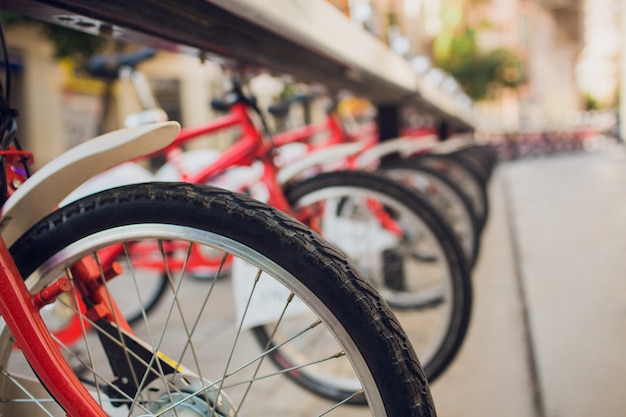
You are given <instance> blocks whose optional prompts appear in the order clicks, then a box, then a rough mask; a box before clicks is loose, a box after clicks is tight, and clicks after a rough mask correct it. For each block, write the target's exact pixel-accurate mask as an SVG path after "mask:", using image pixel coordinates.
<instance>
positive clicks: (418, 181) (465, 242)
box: [380, 159, 480, 269]
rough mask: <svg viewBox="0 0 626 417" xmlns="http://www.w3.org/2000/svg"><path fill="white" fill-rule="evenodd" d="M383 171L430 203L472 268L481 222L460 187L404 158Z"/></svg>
mask: <svg viewBox="0 0 626 417" xmlns="http://www.w3.org/2000/svg"><path fill="white" fill-rule="evenodd" d="M380 171H381V172H382V173H383V174H385V175H388V176H389V177H391V178H393V179H395V180H398V181H400V182H402V183H403V184H405V185H407V186H409V187H411V188H412V189H414V190H416V191H417V192H418V193H420V195H421V196H423V197H424V198H425V199H426V200H428V201H429V202H431V204H432V206H433V207H434V208H435V209H437V210H438V211H439V213H440V214H441V216H442V218H443V219H445V220H446V221H447V222H448V224H449V225H450V228H451V229H452V231H453V232H454V233H455V235H456V236H457V239H458V241H459V244H460V246H461V248H462V249H463V253H464V254H465V259H466V260H467V263H468V265H469V267H470V269H471V268H472V267H473V266H474V264H475V263H476V259H477V258H478V253H479V249H480V223H479V220H478V218H477V216H476V213H475V212H474V207H473V206H472V203H471V201H469V199H468V198H467V196H466V195H465V194H464V193H463V191H462V190H460V189H459V187H458V185H457V184H455V183H454V182H453V181H451V180H450V179H449V178H448V177H446V176H445V175H443V174H441V173H440V172H438V171H436V170H435V169H433V168H431V167H427V166H417V165H416V164H414V163H412V162H410V161H406V160H402V159H399V160H398V161H396V162H392V163H389V164H386V165H385V166H384V167H383V168H381V170H380Z"/></svg>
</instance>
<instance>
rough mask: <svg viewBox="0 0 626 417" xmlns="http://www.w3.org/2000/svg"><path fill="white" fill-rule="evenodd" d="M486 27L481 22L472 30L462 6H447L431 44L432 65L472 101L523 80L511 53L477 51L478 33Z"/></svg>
mask: <svg viewBox="0 0 626 417" xmlns="http://www.w3.org/2000/svg"><path fill="white" fill-rule="evenodd" d="M488 26H489V25H488V23H486V22H481V23H480V24H479V25H476V27H473V26H471V25H470V24H469V23H468V22H467V21H466V19H465V18H464V13H463V9H462V7H454V6H452V7H448V8H447V9H444V13H443V14H442V30H441V32H440V33H439V35H438V36H437V38H436V39H435V41H434V43H433V56H434V61H435V64H436V65H437V66H438V67H439V68H441V69H443V70H444V71H447V72H448V73H450V74H451V75H452V76H454V77H455V78H456V80H457V81H458V82H459V84H461V86H462V87H463V89H464V90H465V93H466V94H467V95H468V96H469V97H471V98H472V99H473V100H475V101H479V100H484V99H487V98H489V97H491V96H492V94H493V93H494V92H495V91H497V90H498V89H499V88H514V87H516V86H518V85H519V84H521V83H522V81H523V74H522V69H521V68H522V66H521V61H520V59H519V57H518V56H517V55H516V54H515V53H514V52H512V51H510V50H507V49H504V48H498V49H492V50H489V51H483V50H481V49H480V48H479V45H478V41H477V37H478V32H479V31H480V29H481V28H485V27H488Z"/></svg>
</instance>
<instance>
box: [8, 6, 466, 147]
mask: <svg viewBox="0 0 626 417" xmlns="http://www.w3.org/2000/svg"><path fill="white" fill-rule="evenodd" d="M1 7H2V8H3V9H6V10H8V11H13V12H16V13H20V14H23V15H26V16H30V17H33V18H36V19H39V20H44V21H47V22H50V23H55V24H59V25H62V26H67V27H71V28H74V29H77V30H82V31H84V32H88V33H91V34H94V35H98V36H106V37H113V38H116V39H120V40H125V41H129V42H135V43H139V44H143V45H146V46H150V47H153V48H155V49H163V50H168V51H173V52H180V53H186V54H190V55H194V56H199V57H208V58H211V59H217V60H222V61H223V62H226V63H232V64H237V65H239V66H244V67H258V68H264V69H267V70H270V71H273V72H274V73H276V74H288V75H291V76H292V77H294V79H296V80H298V81H302V82H310V83H321V84H323V85H325V86H326V87H327V88H329V89H331V91H333V90H335V91H339V90H342V89H347V90H351V91H353V92H354V93H356V94H359V95H362V96H364V97H367V98H369V99H370V100H371V101H372V102H374V103H375V104H376V105H377V106H379V109H382V110H383V111H381V112H380V113H381V114H382V115H383V116H382V118H381V119H380V120H379V122H380V123H381V124H382V126H381V131H382V132H381V133H382V136H383V138H385V137H392V136H394V134H396V133H397V130H398V128H397V126H396V125H397V119H398V117H399V109H400V108H401V107H402V106H406V105H409V106H414V107H415V108H416V109H417V110H418V111H421V112H423V113H426V114H430V115H432V116H433V117H435V118H436V120H438V122H439V123H440V124H441V125H444V126H445V128H446V129H452V130H454V131H456V132H467V131H472V130H473V129H474V120H473V116H472V113H471V109H468V108H467V107H465V106H462V105H460V104H459V102H458V100H456V99H455V98H454V97H452V96H450V95H447V94H445V93H443V91H441V90H439V89H437V88H433V87H432V86H429V85H428V84H427V83H425V82H424V80H422V79H420V78H419V77H418V76H417V74H416V73H415V71H413V69H412V68H411V65H410V63H409V62H408V61H407V60H406V59H405V58H403V57H401V56H399V55H397V54H395V53H394V52H393V51H391V50H390V49H389V48H388V47H387V46H386V45H385V44H384V43H382V42H381V41H379V40H378V39H376V38H374V37H373V36H371V35H370V34H368V33H366V32H365V31H364V30H362V29H361V28H359V27H356V26H354V25H352V24H351V23H350V22H349V21H347V20H346V19H345V17H344V16H343V15H342V14H341V13H340V12H339V11H338V10H336V9H335V8H334V7H333V6H332V5H330V4H328V3H327V2H326V1H322V0H272V1H257V0H229V1H221V0H185V1H177V0H133V1H128V0H107V1H98V2H96V1H91V0H4V1H2V6H1ZM338 39H341V42H338V41H337V40H338Z"/></svg>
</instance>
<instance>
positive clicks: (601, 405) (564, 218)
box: [433, 149, 626, 417]
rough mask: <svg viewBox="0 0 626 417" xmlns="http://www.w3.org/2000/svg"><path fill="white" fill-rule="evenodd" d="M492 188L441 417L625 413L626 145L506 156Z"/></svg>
mask: <svg viewBox="0 0 626 417" xmlns="http://www.w3.org/2000/svg"><path fill="white" fill-rule="evenodd" d="M490 199H491V215H490V218H489V222H488V224H487V227H486V229H485V232H484V236H483V241H482V252H481V255H480V259H479V262H478V265H477V266H476V269H475V273H474V277H473V282H474V291H475V298H474V312H473V317H472V323H471V326H470V330H469V333H468V335H467V339H466V342H465V344H464V346H463V349H462V351H461V353H460V356H459V357H458V358H457V360H456V361H455V362H454V364H453V365H452V366H451V368H449V370H448V371H447V372H446V373H445V374H444V375H443V376H442V377H441V378H440V379H439V380H437V381H435V383H434V384H433V394H434V396H435V403H436V405H437V409H438V414H439V416H440V417H456V416H464V417H479V416H480V417H509V416H510V417H561V416H568V417H583V416H592V415H593V416H603V417H618V416H623V415H624V410H626V396H625V395H624V387H626V358H625V355H624V349H625V346H626V279H625V278H624V273H625V271H626V153H624V150H623V149H606V150H603V151H598V152H594V153H580V154H571V155H560V156H556V157H552V158H537V159H527V160H519V161H513V162H506V163H503V164H501V165H499V166H498V168H497V169H496V170H495V171H494V175H493V179H492V182H491V184H490Z"/></svg>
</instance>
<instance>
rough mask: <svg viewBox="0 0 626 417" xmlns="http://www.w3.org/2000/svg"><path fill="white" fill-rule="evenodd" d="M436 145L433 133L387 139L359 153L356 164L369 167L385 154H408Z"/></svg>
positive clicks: (426, 149) (430, 148)
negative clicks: (417, 136) (419, 136)
mask: <svg viewBox="0 0 626 417" xmlns="http://www.w3.org/2000/svg"><path fill="white" fill-rule="evenodd" d="M436 145H437V137H436V136H434V135H432V136H427V137H423V138H419V139H415V138H410V137H399V138H395V139H387V140H384V141H383V142H380V143H377V144H376V145H375V146H373V147H371V148H370V149H367V150H366V151H364V152H363V153H362V154H361V155H359V157H358V158H357V166H358V167H361V168H363V167H369V166H370V165H371V164H373V163H375V162H377V161H378V160H380V158H382V157H384V156H386V155H390V154H393V153H398V154H400V155H401V156H409V155H413V154H415V153H418V152H423V151H429V150H432V149H433V148H434V147H435V146H436Z"/></svg>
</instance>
